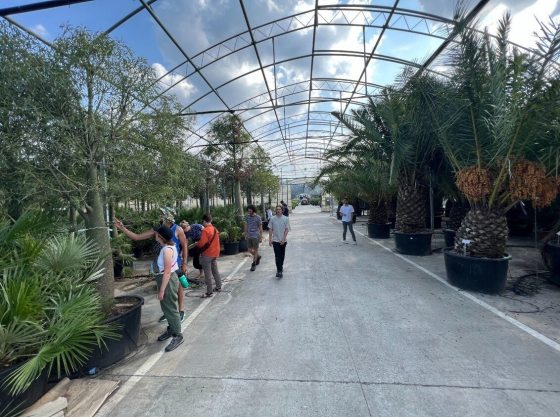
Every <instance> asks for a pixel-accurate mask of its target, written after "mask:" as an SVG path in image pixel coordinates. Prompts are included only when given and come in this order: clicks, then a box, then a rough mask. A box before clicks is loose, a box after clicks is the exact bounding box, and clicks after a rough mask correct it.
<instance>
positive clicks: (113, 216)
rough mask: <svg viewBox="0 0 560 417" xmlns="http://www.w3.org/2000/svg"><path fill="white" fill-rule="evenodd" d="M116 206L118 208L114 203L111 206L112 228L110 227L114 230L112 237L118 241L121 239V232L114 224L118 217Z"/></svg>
mask: <svg viewBox="0 0 560 417" xmlns="http://www.w3.org/2000/svg"><path fill="white" fill-rule="evenodd" d="M115 206H116V203H114V202H113V203H111V204H110V205H109V210H110V214H111V219H110V222H111V223H110V224H111V226H110V227H111V230H112V236H113V238H115V239H116V238H117V237H119V232H118V230H117V228H116V227H114V226H113V223H114V221H115V217H116V213H115Z"/></svg>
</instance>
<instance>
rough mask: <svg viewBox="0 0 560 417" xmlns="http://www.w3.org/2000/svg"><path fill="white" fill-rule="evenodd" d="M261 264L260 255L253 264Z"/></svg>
mask: <svg viewBox="0 0 560 417" xmlns="http://www.w3.org/2000/svg"><path fill="white" fill-rule="evenodd" d="M260 263H261V255H259V256H257V262H255V264H256V265H258V264H260Z"/></svg>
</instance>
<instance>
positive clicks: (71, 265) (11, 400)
mask: <svg viewBox="0 0 560 417" xmlns="http://www.w3.org/2000/svg"><path fill="white" fill-rule="evenodd" d="M50 224H51V222H49V221H47V220H46V219H45V218H43V217H42V216H41V215H38V214H34V213H26V214H24V215H22V216H21V217H20V218H18V219H17V220H16V221H15V222H7V221H6V222H2V223H1V224H0V311H1V312H2V313H1V314H0V414H1V415H10V414H11V413H13V414H16V413H18V412H19V411H21V410H22V409H24V408H25V407H27V406H29V405H31V404H32V403H33V402H35V400H37V399H38V398H39V397H41V396H42V395H43V394H44V393H45V391H46V387H47V385H46V382H47V377H48V375H49V374H53V375H56V376H58V377H60V376H61V375H70V374H72V373H74V372H76V371H79V370H80V369H81V368H82V367H83V366H84V364H85V362H86V360H87V358H88V355H89V354H90V353H91V351H92V350H93V349H94V348H95V347H98V346H102V345H103V344H104V343H106V341H108V340H109V339H111V338H114V337H116V334H115V332H114V328H113V327H112V326H110V325H108V324H105V323H103V320H104V318H105V315H104V313H103V310H102V300H101V298H100V296H99V294H98V293H97V291H96V289H95V286H94V283H95V281H96V280H97V279H98V278H99V277H100V276H101V274H102V273H103V267H102V262H103V261H102V259H103V257H102V256H100V254H99V252H98V251H97V249H96V248H95V246H94V245H93V244H92V243H91V242H90V241H88V240H86V239H85V238H81V237H74V236H73V235H71V234H62V235H58V236H55V237H48V236H49V235H52V230H51V229H49V226H50ZM47 231H48V232H47Z"/></svg>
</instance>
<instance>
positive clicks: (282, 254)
mask: <svg viewBox="0 0 560 417" xmlns="http://www.w3.org/2000/svg"><path fill="white" fill-rule="evenodd" d="M286 246H288V242H286V243H284V244H283V245H280V272H283V271H284V258H285V257H286Z"/></svg>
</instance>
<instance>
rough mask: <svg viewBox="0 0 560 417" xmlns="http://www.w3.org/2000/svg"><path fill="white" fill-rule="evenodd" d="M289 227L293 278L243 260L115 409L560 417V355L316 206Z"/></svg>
mask: <svg viewBox="0 0 560 417" xmlns="http://www.w3.org/2000/svg"><path fill="white" fill-rule="evenodd" d="M290 221H291V225H292V232H291V233H290V235H289V239H288V240H289V243H288V247H287V254H286V264H285V272H284V278H282V279H277V278H275V277H274V275H275V268H274V259H273V253H272V250H271V249H270V248H268V247H267V248H266V249H265V250H264V254H263V260H262V262H261V265H260V266H259V267H258V268H257V270H256V271H255V272H249V266H250V265H249V263H248V262H246V263H245V264H244V265H243V266H242V269H240V270H239V272H238V274H237V275H239V276H241V277H242V278H243V279H242V280H241V281H238V282H236V283H232V284H231V285H229V287H228V288H229V291H228V292H224V293H222V294H219V295H218V296H217V297H214V298H213V299H211V300H208V301H209V302H208V304H207V305H206V307H205V308H204V309H203V310H202V311H201V312H200V314H199V315H198V316H197V317H196V318H195V319H194V320H193V321H192V323H191V324H190V325H189V326H188V328H187V330H186V331H185V338H186V342H185V343H184V344H183V346H181V348H179V349H178V350H176V351H174V352H172V353H167V354H165V355H162V354H159V356H157V357H155V359H154V358H151V359H150V358H148V360H147V361H146V362H144V364H143V365H144V370H145V371H146V372H145V375H144V372H143V371H142V370H140V371H134V372H133V374H134V375H137V377H136V378H133V380H134V382H135V385H134V386H133V388H132V389H131V390H130V391H129V392H128V393H127V394H126V395H125V396H124V398H123V399H122V400H121V401H120V402H118V404H116V406H115V407H114V408H113V409H112V410H111V411H110V412H109V414H108V415H111V416H116V417H121V416H122V417H130V416H135V417H140V416H175V417H176V416H189V417H197V416H201V417H202V416H204V417H209V416H239V417H252V416H254V417H267V416H279V417H280V416H317V417H327V416H352V417H354V416H364V417H365V416H415V417H416V416H445V417H449V416H476V417H480V416H493V417H495V416H508V417H511V416H531V417H536V416H558V415H560V353H559V352H558V351H556V350H555V349H553V348H552V347H549V346H547V345H546V344H544V343H542V342H541V341H540V340H537V339H536V338H534V337H533V336H530V335H528V334H527V333H525V332H523V331H522V330H520V329H519V328H517V327H515V326H513V325H512V324H511V323H508V322H506V321H505V320H503V319H502V318H500V317H498V316H496V315H494V314H492V313H491V312H490V311H488V310H487V309H484V308H483V307H481V306H480V305H477V304H476V303H474V302H472V301H471V300H469V299H467V298H465V297H464V296H462V295H461V294H459V293H457V292H456V291H453V290H452V289H450V288H448V287H446V286H445V285H443V284H441V283H440V282H438V281H436V280H434V279H433V278H432V277H430V276H428V275H427V274H425V273H424V272H422V271H420V270H418V269H417V268H415V267H414V266H412V265H410V264H408V263H406V262H404V261H403V260H401V259H399V258H398V257H396V256H395V255H394V254H392V253H390V252H388V251H386V250H384V249H382V248H380V247H379V246H377V245H374V244H372V243H371V242H369V241H368V240H367V239H365V238H364V237H362V236H358V242H359V244H358V246H351V245H345V244H342V243H341V242H340V240H341V226H340V224H339V223H337V222H336V221H334V220H333V218H332V217H329V216H328V215H327V214H324V213H318V212H317V211H316V210H315V209H314V208H313V207H309V208H308V207H305V208H303V210H302V209H301V208H300V209H299V210H296V212H295V213H294V214H293V215H292V216H291V217H290ZM157 349H159V347H157ZM158 358H159V360H157V361H155V360H156V359H158ZM152 359H153V360H152ZM150 361H152V362H154V361H155V362H154V365H153V366H151V362H150ZM131 372H132V371H131V370H130V369H127V370H120V371H119V370H118V369H117V370H115V371H114V372H113V374H119V373H121V374H122V375H123V379H126V378H127V376H126V375H130V374H131ZM123 392H124V391H123ZM113 405H115V404H113Z"/></svg>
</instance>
